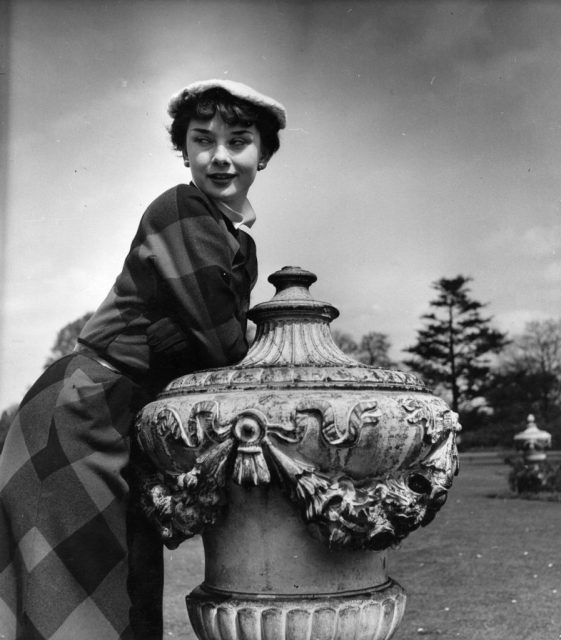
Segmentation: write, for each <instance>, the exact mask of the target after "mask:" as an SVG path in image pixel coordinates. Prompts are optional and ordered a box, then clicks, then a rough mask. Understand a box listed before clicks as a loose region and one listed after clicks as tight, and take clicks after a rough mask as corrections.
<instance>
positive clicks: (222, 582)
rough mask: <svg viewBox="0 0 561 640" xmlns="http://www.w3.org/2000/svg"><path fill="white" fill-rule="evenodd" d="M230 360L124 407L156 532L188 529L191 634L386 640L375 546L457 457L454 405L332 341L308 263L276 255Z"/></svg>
mask: <svg viewBox="0 0 561 640" xmlns="http://www.w3.org/2000/svg"><path fill="white" fill-rule="evenodd" d="M269 280H270V281H271V282H272V283H273V284H274V285H275V287H276V289H277V292H276V294H275V296H274V297H273V299H272V300H270V301H269V302H265V303H262V304H260V305H257V306H256V307H254V308H253V309H252V311H251V312H250V313H251V316H250V317H251V319H252V320H254V321H255V323H256V325H257V334H256V339H255V342H254V344H253V345H252V347H251V349H250V351H249V352H248V354H247V356H246V358H245V359H244V360H243V361H242V362H240V363H239V364H238V365H236V366H233V367H229V368H224V369H213V370H208V371H201V372H197V373H192V374H189V375H186V376H183V377H182V378H179V379H178V380H175V381H173V382H172V383H171V384H170V385H169V386H168V387H167V388H166V390H165V391H164V392H163V393H162V394H161V395H160V396H159V398H158V399H157V400H156V401H155V402H153V403H151V404H149V405H147V407H145V409H144V410H143V412H142V413H141V414H140V416H139V419H138V423H137V438H138V442H139V444H140V447H141V448H142V449H143V450H144V451H145V452H146V454H147V455H148V457H149V458H150V460H151V463H152V464H154V465H155V468H156V472H153V471H149V470H146V469H145V470H141V475H142V487H143V507H144V510H145V512H146V513H147V515H148V516H149V518H150V519H151V520H152V521H153V522H154V524H155V526H157V527H158V529H159V530H160V533H161V535H162V538H163V540H164V542H165V543H166V544H167V545H168V546H170V547H174V546H177V545H178V544H179V543H180V542H181V541H182V540H184V539H186V538H188V537H190V536H193V535H195V534H198V533H200V534H202V536H203V541H204V548H205V581H204V583H203V584H202V585H200V586H199V587H198V588H197V589H195V591H193V593H191V594H190V595H189V596H188V597H187V607H188V610H189V616H190V619H191V623H192V625H193V628H194V629H195V632H196V634H197V636H198V637H199V638H200V639H201V640H238V639H239V640H242V639H243V640H298V639H300V638H302V639H303V640H304V639H305V640H309V639H313V640H322V639H323V638H325V639H326V640H328V639H329V640H334V639H340V640H347V639H348V638H354V639H357V640H359V639H364V640H366V639H368V640H387V639H388V638H390V637H391V636H392V635H393V633H394V631H395V629H396V628H397V625H398V624H399V621H400V620H401V617H402V615H403V611H404V606H405V594H404V591H403V589H402V588H401V587H400V586H399V585H398V584H397V583H395V582H394V581H393V580H392V579H391V578H390V577H389V576H388V573H387V567H386V549H387V548H388V547H390V546H392V545H395V544H397V543H399V541H400V540H402V539H403V538H405V537H406V536H407V535H408V534H409V533H410V532H411V531H413V530H414V529H416V528H417V527H419V526H424V525H426V524H428V523H429V522H430V521H431V520H432V518H433V517H434V515H435V514H436V512H437V511H438V509H440V507H441V506H442V505H443V504H444V502H445V500H446V495H447V491H448V489H449V488H450V486H451V484H452V479H453V476H454V475H455V474H456V473H457V470H458V456H457V450H456V444H455V437H456V432H457V431H458V430H459V429H460V427H459V425H458V422H457V415H456V414H455V413H453V412H452V411H450V409H449V408H448V407H447V406H446V404H445V403H444V402H443V401H442V400H440V399H438V398H436V397H434V396H433V395H432V394H431V393H430V391H429V390H428V389H426V388H425V386H424V385H423V384H422V382H421V381H420V380H419V379H418V378H416V377H415V376H414V375H412V374H410V373H404V372H400V371H390V370H385V369H379V368H375V367H371V366H367V365H363V364H361V363H359V362H357V361H355V360H354V359H352V358H350V357H349V356H347V355H345V354H344V353H343V352H341V351H340V350H339V349H338V347H337V346H336V345H335V343H334V342H333V339H332V337H331V333H330V331H329V323H330V322H331V320H333V319H334V318H335V317H336V316H337V315H338V311H337V310H336V309H335V308H334V307H332V306H331V305H329V304H327V303H324V302H319V301H316V300H314V299H313V298H312V297H311V295H310V292H309V286H310V285H311V284H312V283H313V282H314V281H315V280H316V277H315V276H314V274H311V273H310V272H307V271H304V270H302V269H299V268H297V267H285V268H284V269H282V270H281V271H278V272H276V273H274V274H273V275H272V276H270V278H269Z"/></svg>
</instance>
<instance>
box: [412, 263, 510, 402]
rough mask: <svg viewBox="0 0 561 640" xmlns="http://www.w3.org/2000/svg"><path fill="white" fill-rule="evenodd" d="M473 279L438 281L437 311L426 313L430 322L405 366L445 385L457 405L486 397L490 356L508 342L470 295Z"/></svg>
mask: <svg viewBox="0 0 561 640" xmlns="http://www.w3.org/2000/svg"><path fill="white" fill-rule="evenodd" d="M471 280H472V278H470V277H465V276H462V275H458V276H457V277H455V278H451V279H447V278H442V279H440V280H438V281H437V282H434V283H433V285H432V286H433V288H434V289H436V291H437V292H438V296H437V297H436V298H435V299H434V300H432V301H431V302H430V303H429V304H430V306H431V308H432V309H433V311H431V312H430V313H427V314H424V315H423V316H421V319H422V320H424V321H425V326H424V327H423V328H422V329H420V330H419V331H417V344H415V345H414V346H412V347H408V348H407V349H405V351H407V352H409V353H411V354H413V355H414V356H415V357H414V358H412V359H410V360H406V361H405V364H407V365H408V366H410V367H411V368H412V369H413V370H415V371H417V372H418V373H419V374H420V375H422V376H423V377H424V378H425V380H426V381H427V382H428V383H429V384H431V385H433V386H439V385H441V386H443V387H444V388H445V389H448V390H449V391H450V393H451V396H452V401H451V405H452V409H453V410H454V411H458V410H459V409H460V408H461V407H462V406H463V405H464V403H466V402H467V401H469V400H471V399H473V398H476V397H478V396H480V395H482V393H483V391H484V389H485V384H486V382H487V381H488V377H489V372H490V361H489V357H488V356H489V355H490V354H492V353H498V352H500V351H501V350H502V349H503V348H504V347H505V345H506V344H507V340H506V334H504V333H501V332H500V331H497V330H495V329H493V328H492V327H491V325H490V322H491V320H492V318H490V317H483V316H482V315H481V310H482V309H483V308H484V307H485V305H484V304H482V303H481V302H478V301H477V300H473V299H472V298H471V297H470V289H469V288H468V286H467V285H468V283H469V282H470V281H471Z"/></svg>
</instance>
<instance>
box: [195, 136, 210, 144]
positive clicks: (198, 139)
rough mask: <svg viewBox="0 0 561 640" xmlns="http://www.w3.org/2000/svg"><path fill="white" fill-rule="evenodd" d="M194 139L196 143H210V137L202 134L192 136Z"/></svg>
mask: <svg viewBox="0 0 561 640" xmlns="http://www.w3.org/2000/svg"><path fill="white" fill-rule="evenodd" d="M194 141H195V142H196V143H197V144H210V142H211V140H210V138H206V137H204V136H197V137H196V138H194Z"/></svg>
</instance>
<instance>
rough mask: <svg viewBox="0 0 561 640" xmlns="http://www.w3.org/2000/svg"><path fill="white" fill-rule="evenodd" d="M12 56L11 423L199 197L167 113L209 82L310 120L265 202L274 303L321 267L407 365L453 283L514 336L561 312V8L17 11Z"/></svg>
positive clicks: (356, 330) (288, 145) (272, 176)
mask: <svg viewBox="0 0 561 640" xmlns="http://www.w3.org/2000/svg"><path fill="white" fill-rule="evenodd" d="M8 42H9V58H8V59H7V65H6V68H7V75H5V76H2V79H3V82H4V85H3V86H4V87H6V86H7V88H8V110H7V111H6V110H4V116H3V125H4V129H3V134H6V133H7V135H8V146H7V162H6V161H4V162H3V164H4V165H6V167H7V172H6V173H5V174H4V175H3V176H2V178H1V180H3V181H5V182H7V185H8V190H7V198H6V206H5V213H6V215H5V216H4V217H3V220H2V221H3V231H4V232H5V233H4V243H3V255H2V257H3V262H2V264H3V273H2V284H3V300H2V310H3V316H2V327H1V328H2V334H1V344H0V347H1V354H0V374H1V377H0V410H1V409H2V408H4V407H5V406H7V405H8V404H10V403H12V402H16V401H18V400H19V399H20V398H21V396H22V394H23V393H24V392H25V390H26V388H27V387H28V386H29V385H30V384H31V383H32V382H33V381H34V380H35V378H36V377H37V376H38V374H39V373H40V371H41V370H42V367H43V364H44V362H45V360H46V358H47V356H48V354H49V351H50V348H51V346H52V344H53V342H54V340H55V336H56V333H57V331H58V330H59V329H60V328H61V327H62V326H64V325H65V324H67V323H68V322H70V321H71V320H74V319H75V318H77V317H79V316H81V315H82V314H83V313H85V312H86V311H89V310H93V309H95V307H96V306H97V305H98V304H99V302H100V301H101V300H102V298H103V297H104V296H105V293H106V292H107V290H108V289H109V287H110V286H111V284H112V283H113V280H114V278H115V276H116V275H117V273H118V272H119V270H120V267H121V265H122V262H123V259H124V257H125V255H126V252H127V249H128V246H129V244H130V241H131V239H132V236H133V235H134V232H135V229H136V226H137V224H138V220H139V218H140V216H141V215H142V212H143V211H144V209H145V207H146V206H147V205H148V204H149V203H150V201H151V200H153V199H154V198H155V197H156V196H157V195H158V194H159V193H161V192H162V191H163V190H165V189H167V188H168V187H170V186H173V185H174V184H177V183H178V182H185V181H188V180H189V174H188V173H187V170H186V169H185V168H184V167H183V164H182V162H181V160H180V159H179V158H178V157H177V155H176V154H175V153H174V152H173V151H172V150H171V147H170V143H169V141H168V139H167V134H166V130H165V127H166V125H167V124H168V118H167V116H166V105H167V101H168V98H169V96H170V95H171V94H172V93H175V92H176V91H178V90H179V89H180V88H182V87H183V86H185V85H186V84H189V83H191V82H192V81H194V80H198V79H205V78H211V77H218V78H229V79H233V80H239V81H242V82H246V83H248V84H250V85H253V86H255V87H256V88H258V89H259V90H261V91H262V92H264V93H267V94H269V95H271V96H273V97H275V98H276V99H278V100H279V101H281V102H283V103H284V105H285V106H286V108H287V111H288V128H287V130H285V131H284V133H283V136H282V146H281V150H280V151H279V153H278V154H277V155H276V156H275V157H274V158H273V160H272V161H271V162H270V164H269V166H268V168H267V170H266V171H264V172H262V173H260V174H259V177H258V179H257V181H256V183H255V184H254V187H253V188H252V191H251V194H250V196H251V200H252V203H253V205H254V208H255V209H256V211H257V215H258V221H257V223H256V226H255V227H254V237H255V239H256V242H257V246H258V255H259V261H260V279H259V283H258V285H257V287H256V290H255V292H254V297H253V302H254V303H255V302H260V301H263V300H266V299H268V298H269V297H270V296H271V294H272V293H273V290H272V287H271V285H269V284H268V283H267V276H268V274H270V273H271V272H273V271H275V270H276V269H278V268H280V267H282V266H284V265H298V266H301V267H304V268H307V269H310V270H311V271H314V272H315V273H316V274H317V275H318V278H319V281H318V283H317V284H316V285H314V287H313V290H312V291H313V293H314V295H315V297H317V298H319V299H322V300H326V301H329V302H331V303H333V304H334V305H335V306H337V307H338V308H339V310H340V312H341V317H340V319H339V320H337V321H336V323H335V326H336V327H337V328H338V329H341V330H344V331H347V332H349V333H351V334H353V335H355V337H357V338H358V337H360V336H361V335H362V334H363V333H366V332H367V331H370V330H375V331H382V332H385V333H387V334H388V335H389V337H390V339H391V341H392V344H393V352H392V355H393V356H394V357H395V358H396V359H399V358H400V357H402V355H403V354H402V353H401V351H400V350H401V349H402V348H403V347H405V346H407V345H409V344H412V343H413V342H414V340H415V335H416V329H417V328H419V326H420V323H419V316H420V315H421V314H422V313H423V312H425V311H426V310H427V305H428V301H429V300H430V299H431V297H432V296H433V291H432V289H431V286H430V285H431V283H432V282H434V281H435V280H437V279H439V278H441V277H453V276H455V275H457V274H459V273H461V274H463V275H469V276H472V277H473V282H472V294H473V295H474V297H476V298H477V299H479V300H481V301H483V302H488V303H489V306H488V309H487V310H488V312H489V314H491V315H493V316H494V319H495V323H496V325H497V326H498V327H500V328H502V329H503V330H506V331H508V332H509V333H516V332H519V331H520V330H522V329H523V327H524V324H525V323H526V322H527V321H529V320H533V319H544V318H549V317H555V318H558V317H559V316H560V315H561V287H560V284H561V257H560V253H559V242H560V238H561V215H560V212H561V179H560V178H561V176H560V170H561V106H560V105H561V51H560V44H561V4H559V3H556V2H553V1H552V2H548V3H546V2H539V1H532V2H530V1H529V0H528V1H527V2H521V1H518V2H512V3H510V2H506V1H502V2H475V1H472V2H468V1H465V2H451V1H446V0H440V1H436V2H431V1H424V2H418V1H414V2H400V1H393V2H374V1H369V2H353V1H352V0H346V1H342V0H341V1H337V2H329V1H316V2H304V1H301V2H296V1H293V2H285V1H283V0H276V1H273V0H271V1H261V2H257V1H254V2H239V1H236V0H228V1H226V0H224V1H212V0H210V1H209V0H205V1H200V2H198V1H192V0H184V1H179V0H175V1H171V0H155V1H152V2H147V1H146V2H144V1H140V0H138V1H132V0H129V1H127V0H121V1H119V2H118V1H113V2H103V1H99V0H96V1H93V0H92V1H91V2H87V1H85V0H81V1H80V2H71V1H62V0H50V1H49V2H47V1H46V0H45V1H43V2H32V1H29V0H18V1H17V2H13V3H12V6H11V11H10V22H9V41H8ZM6 81H7V85H6ZM0 186H1V185H0Z"/></svg>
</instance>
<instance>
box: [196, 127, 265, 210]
mask: <svg viewBox="0 0 561 640" xmlns="http://www.w3.org/2000/svg"><path fill="white" fill-rule="evenodd" d="M185 150H186V153H185V156H186V158H188V159H189V163H190V167H191V175H192V177H193V182H194V183H195V184H196V185H197V187H198V188H199V189H200V190H201V191H202V192H203V193H205V194H206V195H207V196H209V197H211V198H213V199H215V200H220V201H222V202H225V203H227V204H228V205H229V206H231V207H232V208H234V209H238V208H241V206H242V204H243V202H244V200H245V197H246V196H247V192H248V191H249V187H250V186H251V185H252V184H253V181H254V180H255V175H256V173H257V165H258V163H259V162H262V163H263V164H265V162H264V160H265V158H264V157H263V153H262V150H261V136H260V135H259V131H258V130H257V129H256V127H255V125H251V126H249V127H246V126H243V125H241V124H234V125H229V124H227V123H226V122H224V120H222V118H221V117H220V115H218V114H217V115H215V116H214V117H213V118H212V120H196V119H192V120H191V121H190V122H189V128H188V129H187V135H186V140H185Z"/></svg>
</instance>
